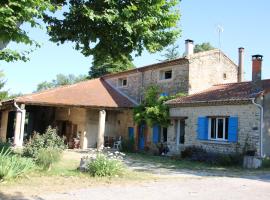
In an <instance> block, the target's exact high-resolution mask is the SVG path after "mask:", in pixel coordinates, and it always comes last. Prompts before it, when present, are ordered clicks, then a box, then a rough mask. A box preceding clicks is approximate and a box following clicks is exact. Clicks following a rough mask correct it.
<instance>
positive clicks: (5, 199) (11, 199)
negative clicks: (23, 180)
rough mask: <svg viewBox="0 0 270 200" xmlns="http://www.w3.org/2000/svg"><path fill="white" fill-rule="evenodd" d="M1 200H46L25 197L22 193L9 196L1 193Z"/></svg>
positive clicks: (36, 197)
mask: <svg viewBox="0 0 270 200" xmlns="http://www.w3.org/2000/svg"><path fill="white" fill-rule="evenodd" d="M0 200H44V199H43V198H41V197H38V196H35V197H31V198H28V197H24V196H23V194H22V193H20V192H16V193H15V194H12V195H8V194H4V193H2V192H0Z"/></svg>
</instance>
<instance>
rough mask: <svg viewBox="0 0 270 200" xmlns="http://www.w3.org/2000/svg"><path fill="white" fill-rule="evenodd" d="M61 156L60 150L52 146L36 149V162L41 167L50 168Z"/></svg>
mask: <svg viewBox="0 0 270 200" xmlns="http://www.w3.org/2000/svg"><path fill="white" fill-rule="evenodd" d="M60 158H61V151H60V150H59V149H54V148H44V149H40V150H39V151H38V154H37V157H36V163H37V164H38V165H39V166H41V167H42V168H43V169H47V170H50V169H51V166H52V164H53V163H55V162H58V161H59V160H60Z"/></svg>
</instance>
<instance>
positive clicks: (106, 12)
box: [45, 0, 180, 77]
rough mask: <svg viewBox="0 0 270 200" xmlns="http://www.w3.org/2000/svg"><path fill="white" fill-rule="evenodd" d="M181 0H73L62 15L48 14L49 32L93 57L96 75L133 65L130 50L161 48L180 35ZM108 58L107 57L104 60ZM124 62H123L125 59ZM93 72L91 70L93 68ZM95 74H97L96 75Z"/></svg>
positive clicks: (61, 41)
mask: <svg viewBox="0 0 270 200" xmlns="http://www.w3.org/2000/svg"><path fill="white" fill-rule="evenodd" d="M178 2H179V1H178V0H155V1H145V0H129V1H123V0H121V1H119V0H70V1H69V9H68V11H66V12H64V14H63V17H62V18H57V17H52V16H47V17H46V18H45V20H46V22H47V23H48V33H49V35H50V37H51V41H53V42H56V43H57V44H60V43H65V42H68V41H71V42H74V43H75V49H76V50H79V51H81V53H82V54H83V55H85V56H90V55H92V56H93V57H94V62H93V67H92V70H96V69H97V71H98V73H95V72H93V74H103V73H107V72H110V71H112V69H113V68H114V66H115V65H116V64H118V63H119V62H120V63H121V66H122V67H120V68H119V69H117V71H118V70H123V69H127V68H130V65H129V66H128V67H125V64H126V63H132V57H131V53H132V52H135V53H136V55H137V56H139V55H141V53H142V51H143V50H144V49H146V50H148V51H149V52H151V53H154V52H157V51H161V50H163V48H164V47H166V46H167V45H169V44H171V43H172V42H174V41H175V39H176V38H177V37H178V36H179V33H180V30H179V29H177V28H176V27H177V22H178V20H179V18H180V12H179V11H178V10H177V9H176V6H177V4H178ZM104 58H106V59H104ZM122 58H124V61H125V62H123V59H122ZM90 74H92V72H91V71H90ZM93 76H94V77H96V75H93Z"/></svg>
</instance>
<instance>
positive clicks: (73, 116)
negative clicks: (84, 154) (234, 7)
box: [0, 79, 134, 149]
mask: <svg viewBox="0 0 270 200" xmlns="http://www.w3.org/2000/svg"><path fill="white" fill-rule="evenodd" d="M133 105H134V104H133V103H132V102H131V101H130V100H128V99H127V98H126V97H124V96H122V95H121V94H119V93H117V91H115V90H114V88H112V87H110V86H109V85H107V83H105V82H104V81H102V80H101V79H94V80H90V81H85V82H82V83H79V84H75V85H71V86H65V87H60V88H56V89H52V90H48V91H44V92H41V93H36V94H31V95H26V96H22V97H18V98H16V99H12V100H9V101H5V102H2V103H1V106H0V111H1V114H0V115H1V120H0V122H1V129H0V139H1V140H3V141H7V140H10V141H11V142H13V143H14V145H15V146H18V147H20V146H22V145H23V143H24V141H26V140H27V139H29V138H30V137H31V135H32V134H33V132H38V133H44V132H45V130H46V129H47V127H48V126H51V127H53V128H57V131H58V135H59V136H61V137H63V138H64V139H65V142H66V144H67V145H68V146H69V147H70V148H73V147H80V148H83V149H85V148H100V147H102V146H104V145H112V143H113V141H114V140H117V138H119V137H120V136H121V137H126V135H128V130H129V127H133V126H134V124H133V118H132V110H131V108H132V107H133ZM75 141H76V142H77V143H78V144H77V145H74V143H75Z"/></svg>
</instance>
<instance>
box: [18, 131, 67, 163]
mask: <svg viewBox="0 0 270 200" xmlns="http://www.w3.org/2000/svg"><path fill="white" fill-rule="evenodd" d="M44 148H52V149H57V150H59V151H62V150H64V149H66V145H65V143H64V140H63V139H62V138H61V137H59V136H58V135H57V130H56V129H54V128H51V127H50V126H49V127H48V128H47V130H46V131H45V133H44V134H40V133H34V135H33V137H32V138H31V139H30V140H29V142H28V143H27V144H26V145H25V147H24V149H23V155H24V156H26V157H32V158H37V155H38V152H39V150H41V149H44Z"/></svg>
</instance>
